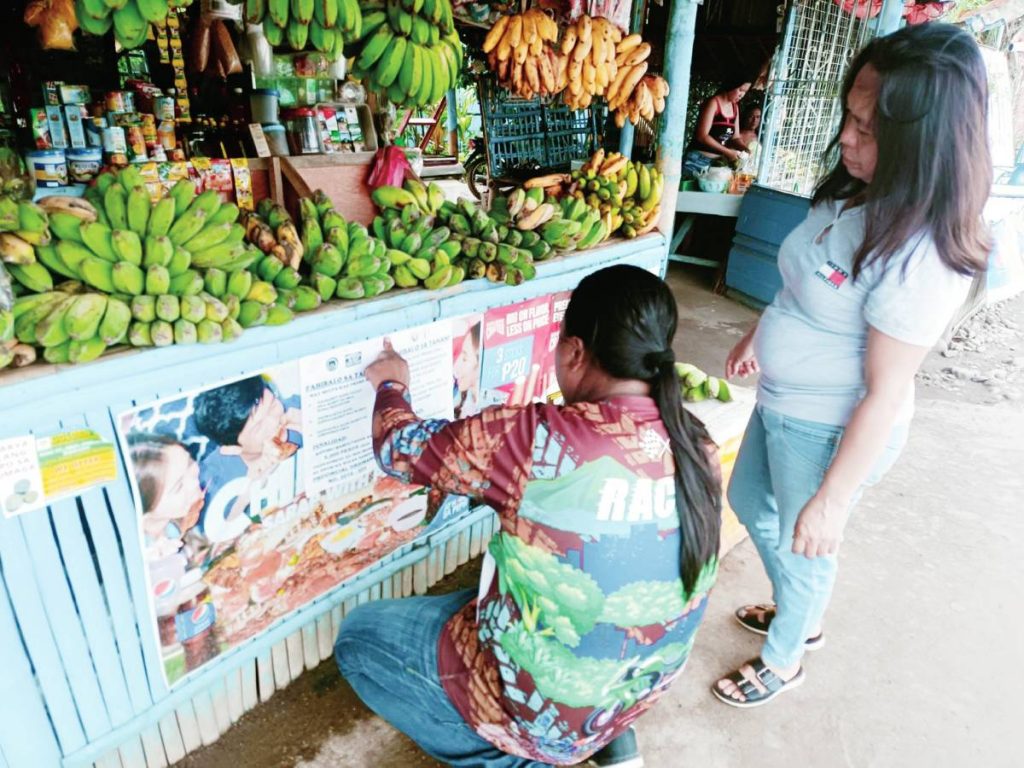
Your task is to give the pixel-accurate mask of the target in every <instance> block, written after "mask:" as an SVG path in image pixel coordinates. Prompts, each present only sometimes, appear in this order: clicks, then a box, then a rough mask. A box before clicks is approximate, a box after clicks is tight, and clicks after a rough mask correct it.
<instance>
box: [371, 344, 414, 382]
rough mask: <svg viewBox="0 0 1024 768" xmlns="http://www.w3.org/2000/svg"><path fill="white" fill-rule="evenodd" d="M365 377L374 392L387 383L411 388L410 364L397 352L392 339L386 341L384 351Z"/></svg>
mask: <svg viewBox="0 0 1024 768" xmlns="http://www.w3.org/2000/svg"><path fill="white" fill-rule="evenodd" d="M363 375H364V376H366V380H367V381H369V382H370V386H371V387H373V389H374V391H376V390H377V389H378V388H379V387H380V385H381V384H383V383H384V382H385V381H397V382H398V383H399V384H402V385H404V386H406V387H408V386H409V364H408V363H407V362H405V359H404V358H403V357H402V356H401V355H400V354H398V353H397V352H395V348H394V347H392V346H391V340H390V339H384V351H383V352H381V353H380V354H379V355H377V359H376V360H374V361H373V362H372V363H370V364H369V365H368V366H367V367H366V370H365V371H363Z"/></svg>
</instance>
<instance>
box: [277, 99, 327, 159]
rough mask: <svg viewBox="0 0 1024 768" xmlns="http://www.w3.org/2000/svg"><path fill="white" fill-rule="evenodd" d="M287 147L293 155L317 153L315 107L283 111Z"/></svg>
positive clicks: (317, 125)
mask: <svg viewBox="0 0 1024 768" xmlns="http://www.w3.org/2000/svg"><path fill="white" fill-rule="evenodd" d="M285 128H286V129H287V132H288V149H289V150H291V153H292V154H293V155H319V154H320V153H321V152H322V147H321V146H320V125H319V120H318V119H317V114H316V110H315V109H311V108H309V107H299V108H298V109H290V110H288V111H287V112H286V113H285Z"/></svg>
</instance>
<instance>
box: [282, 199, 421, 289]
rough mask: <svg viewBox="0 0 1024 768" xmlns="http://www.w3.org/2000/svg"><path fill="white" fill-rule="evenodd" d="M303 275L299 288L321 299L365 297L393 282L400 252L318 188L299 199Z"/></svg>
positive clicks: (392, 286)
mask: <svg viewBox="0 0 1024 768" xmlns="http://www.w3.org/2000/svg"><path fill="white" fill-rule="evenodd" d="M299 213H300V218H301V224H300V229H301V239H302V244H303V246H304V253H305V256H304V259H305V264H304V266H305V267H306V268H307V274H306V276H305V278H304V286H303V288H304V289H305V290H307V291H312V292H314V293H316V294H317V295H318V296H319V297H320V298H321V300H323V301H327V300H329V299H331V298H338V299H345V300H350V301H351V300H354V299H367V298H373V297H375V296H379V295H380V294H382V293H386V292H387V291H390V290H391V289H392V288H394V287H395V284H396V280H395V277H394V276H393V271H394V268H395V262H396V261H399V260H400V258H401V257H404V254H402V256H401V257H400V256H399V254H397V252H395V251H393V250H392V249H390V248H389V247H388V244H387V243H386V242H385V241H384V240H382V239H380V238H377V237H374V236H372V235H371V234H370V232H369V230H367V228H366V227H365V226H363V225H362V224H360V223H359V222H357V221H346V220H345V217H344V216H342V215H341V214H340V213H339V212H338V211H336V210H335V209H334V205H333V203H332V202H331V200H330V198H328V197H327V196H326V195H325V194H324V193H323V192H321V191H317V192H315V193H314V194H313V197H312V198H303V199H302V200H300V201H299Z"/></svg>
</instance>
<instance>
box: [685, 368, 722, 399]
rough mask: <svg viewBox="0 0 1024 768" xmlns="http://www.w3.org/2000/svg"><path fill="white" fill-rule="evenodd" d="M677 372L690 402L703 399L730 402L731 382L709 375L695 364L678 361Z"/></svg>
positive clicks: (686, 397)
mask: <svg viewBox="0 0 1024 768" xmlns="http://www.w3.org/2000/svg"><path fill="white" fill-rule="evenodd" d="M676 374H678V376H679V382H680V387H681V393H682V396H683V399H684V400H686V401H687V402H689V403H699V402H701V401H703V400H720V401H722V402H723V403H728V402H730V401H731V400H732V390H731V389H730V388H729V382H727V381H726V380H725V379H719V378H716V377H715V376H709V375H708V374H706V373H704V371H702V370H701V369H700V368H698V367H697V366H695V365H691V364H690V363H676Z"/></svg>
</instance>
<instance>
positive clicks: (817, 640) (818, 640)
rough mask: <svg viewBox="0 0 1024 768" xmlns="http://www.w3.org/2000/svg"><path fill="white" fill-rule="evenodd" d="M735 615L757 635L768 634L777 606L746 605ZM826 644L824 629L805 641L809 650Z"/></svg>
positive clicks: (765, 604) (741, 624) (737, 610)
mask: <svg viewBox="0 0 1024 768" xmlns="http://www.w3.org/2000/svg"><path fill="white" fill-rule="evenodd" d="M741 614H742V615H741ZM755 614H756V615H755ZM733 615H734V616H735V617H736V621H738V622H739V623H740V626H741V627H743V628H744V629H746V630H748V631H750V632H753V633H754V634H755V635H767V634H768V627H769V626H771V623H772V619H774V618H775V606H774V605H773V604H772V603H759V604H757V605H744V606H743V607H742V608H737V609H736V613H735V614H733ZM757 615H760V616H762V618H758V617H757ZM824 645H825V633H824V631H822V632H819V633H818V634H817V635H815V636H814V637H809V638H807V640H806V641H805V642H804V648H805V649H806V650H808V651H816V650H818V649H819V648H822V647H824Z"/></svg>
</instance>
